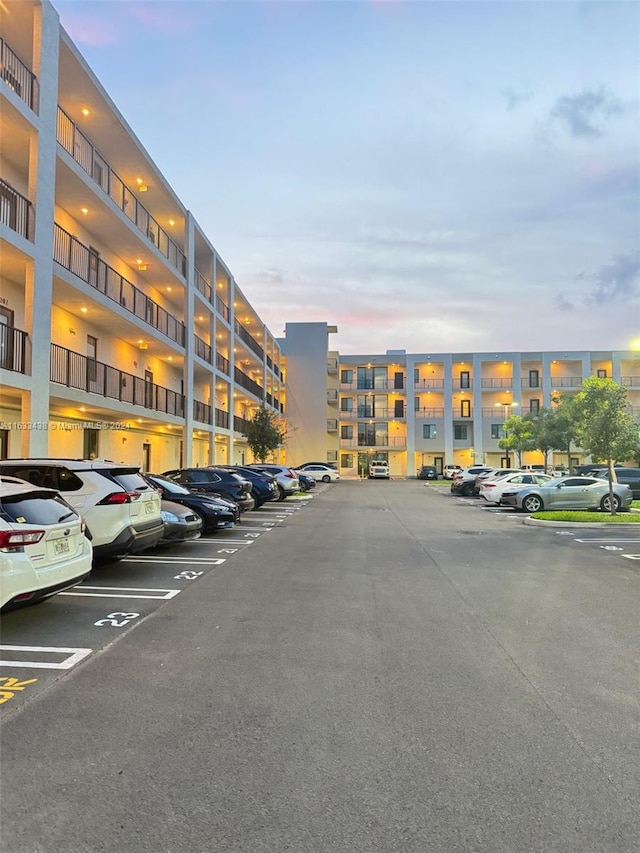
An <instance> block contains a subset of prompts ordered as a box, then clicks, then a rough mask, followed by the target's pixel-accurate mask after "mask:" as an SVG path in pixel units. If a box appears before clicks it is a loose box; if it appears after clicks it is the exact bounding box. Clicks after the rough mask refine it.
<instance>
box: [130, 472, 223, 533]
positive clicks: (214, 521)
mask: <svg viewBox="0 0 640 853" xmlns="http://www.w3.org/2000/svg"><path fill="white" fill-rule="evenodd" d="M145 477H146V478H147V480H149V482H150V483H152V485H154V486H155V487H156V488H157V489H159V490H160V493H161V495H162V498H163V500H170V501H172V502H173V503H177V504H181V505H182V506H184V507H187V508H188V509H190V510H193V512H194V513H196V515H197V516H198V517H199V518H201V519H202V532H203V533H211V532H213V531H215V530H224V528H226V527H233V525H234V523H235V522H236V521H239V520H240V510H239V508H238V506H237V505H236V504H235V503H233V504H231V503H230V502H229V501H226V500H224V499H219V498H217V497H215V496H214V495H205V494H201V493H199V492H191V491H189V489H186V488H185V487H184V486H181V485H180V484H179V483H176V482H174V481H173V480H170V479H168V478H167V477H161V476H160V475H159V474H145Z"/></svg>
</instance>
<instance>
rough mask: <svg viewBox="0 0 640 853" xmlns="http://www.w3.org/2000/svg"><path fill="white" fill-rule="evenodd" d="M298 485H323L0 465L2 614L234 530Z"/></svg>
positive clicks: (276, 472)
mask: <svg viewBox="0 0 640 853" xmlns="http://www.w3.org/2000/svg"><path fill="white" fill-rule="evenodd" d="M327 470H331V471H332V475H334V476H331V477H330V479H331V480H333V479H337V478H338V475H337V472H336V471H335V470H334V469H327ZM301 479H303V480H304V481H305V484H304V487H305V488H307V489H310V488H313V487H315V484H316V479H318V480H323V481H326V480H325V473H324V471H320V470H315V469H314V470H313V471H311V472H309V476H307V475H306V474H302V475H301V477H298V475H297V474H296V473H295V472H294V471H293V470H292V469H291V468H288V467H286V466H284V465H268V464H265V465H261V464H255V465H247V466H234V465H225V466H211V467H205V468H181V469H173V470H170V471H165V472H164V473H162V474H155V473H148V474H146V473H145V474H142V473H141V472H140V469H139V468H138V467H136V466H129V465H123V464H119V463H115V462H111V461H109V460H105V459H95V460H81V459H6V460H0V610H5V609H9V608H11V607H14V606H18V605H20V604H26V603H34V602H36V601H39V600H42V599H44V598H46V597H48V596H50V595H54V594H55V593H57V592H60V591H62V590H64V589H68V588H69V587H71V586H74V585H76V584H77V583H80V582H81V581H83V580H84V579H85V578H86V577H87V576H88V575H89V573H90V571H91V568H92V565H93V564H94V562H96V561H102V560H106V559H119V558H121V557H124V556H127V555H128V554H137V553H140V552H141V551H145V550H148V549H151V548H155V547H157V546H159V545H164V544H172V543H176V542H181V541H188V540H191V539H195V538H197V537H199V536H200V535H201V534H202V533H215V532H216V531H217V530H221V529H224V528H228V527H232V526H233V525H234V524H237V523H238V522H239V521H240V518H241V515H242V513H244V512H248V511H250V510H252V509H257V508H259V507H260V506H262V505H263V504H264V503H266V502H267V501H272V500H273V501H277V500H284V499H285V498H286V497H287V496H289V495H293V494H295V493H297V492H298V491H299V490H300V488H301V483H300V480H301Z"/></svg>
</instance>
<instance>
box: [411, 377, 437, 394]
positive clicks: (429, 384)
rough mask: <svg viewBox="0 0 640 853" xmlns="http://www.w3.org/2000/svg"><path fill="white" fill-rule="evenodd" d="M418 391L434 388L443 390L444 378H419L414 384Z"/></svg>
mask: <svg viewBox="0 0 640 853" xmlns="http://www.w3.org/2000/svg"><path fill="white" fill-rule="evenodd" d="M413 387H414V388H415V389H416V391H427V390H429V391H432V390H434V389H438V390H442V389H443V388H444V379H419V380H418V381H417V382H416V383H414V386H413Z"/></svg>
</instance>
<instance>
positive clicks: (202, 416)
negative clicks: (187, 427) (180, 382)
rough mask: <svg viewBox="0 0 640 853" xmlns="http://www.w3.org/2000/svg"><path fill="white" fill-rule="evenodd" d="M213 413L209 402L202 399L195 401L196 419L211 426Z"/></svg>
mask: <svg viewBox="0 0 640 853" xmlns="http://www.w3.org/2000/svg"><path fill="white" fill-rule="evenodd" d="M211 414H212V409H211V406H209V405H207V403H201V402H200V400H194V401H193V419H194V421H198V422H199V423H201V424H208V425H209V426H211Z"/></svg>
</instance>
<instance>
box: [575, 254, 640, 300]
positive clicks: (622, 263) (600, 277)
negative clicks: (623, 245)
mask: <svg viewBox="0 0 640 853" xmlns="http://www.w3.org/2000/svg"><path fill="white" fill-rule="evenodd" d="M587 278H588V279H590V280H591V281H592V282H593V287H592V289H591V292H590V293H589V296H588V301H589V302H596V303H597V304H599V305H602V304H604V303H608V302H614V301H616V300H618V299H629V298H633V297H639V296H640V250H636V251H631V252H625V253H624V254H622V255H615V256H614V257H613V258H612V259H611V260H610V261H609V262H608V263H607V264H605V265H604V266H602V267H600V269H599V270H598V271H597V272H596V273H593V274H592V275H590V276H588V277H587Z"/></svg>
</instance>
